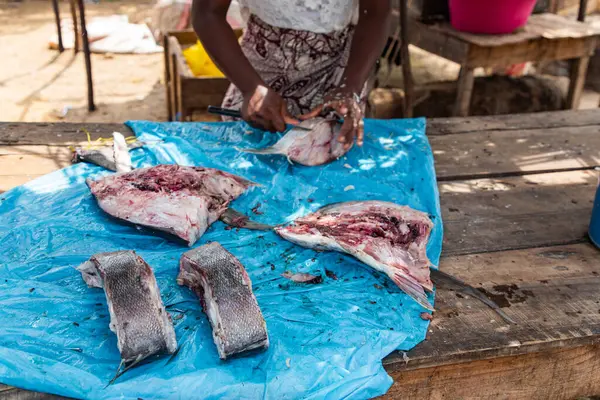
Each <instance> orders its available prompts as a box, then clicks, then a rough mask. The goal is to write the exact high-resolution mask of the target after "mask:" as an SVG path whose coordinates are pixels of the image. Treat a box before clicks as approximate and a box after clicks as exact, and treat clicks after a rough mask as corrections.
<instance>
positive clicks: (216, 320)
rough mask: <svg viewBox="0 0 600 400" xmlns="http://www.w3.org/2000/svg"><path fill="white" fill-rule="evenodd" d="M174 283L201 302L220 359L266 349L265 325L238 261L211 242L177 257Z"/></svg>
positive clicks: (247, 277)
mask: <svg viewBox="0 0 600 400" xmlns="http://www.w3.org/2000/svg"><path fill="white" fill-rule="evenodd" d="M177 283H178V284H179V285H182V286H187V287H188V288H190V289H191V290H192V291H194V292H195V293H196V295H197V296H198V297H199V298H200V299H201V301H202V305H203V308H204V312H205V313H206V314H207V316H208V319H209V321H210V324H211V326H212V330H213V339H214V341H215V345H216V346H217V351H218V352H219V357H220V358H221V359H223V360H225V359H227V358H229V357H231V356H233V355H235V354H239V353H243V352H246V351H249V350H254V349H266V348H268V347H269V336H268V334H267V325H266V322H265V319H264V317H263V315H262V312H261V310H260V308H259V306H258V302H257V301H256V297H255V296H254V293H253V292H252V282H251V281H250V277H249V276H248V274H247V272H246V270H245V269H244V266H243V265H242V264H241V263H240V261H239V260H238V259H237V258H236V257H235V256H233V255H232V254H231V253H229V252H228V251H227V250H225V249H224V248H223V247H222V246H221V245H220V244H219V243H217V242H212V243H209V244H205V245H203V246H200V247H198V248H195V249H193V250H189V251H188V252H186V253H184V254H183V255H182V256H181V260H180V272H179V276H178V277H177Z"/></svg>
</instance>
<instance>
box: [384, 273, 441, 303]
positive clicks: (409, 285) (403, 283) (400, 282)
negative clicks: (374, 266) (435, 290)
mask: <svg viewBox="0 0 600 400" xmlns="http://www.w3.org/2000/svg"><path fill="white" fill-rule="evenodd" d="M390 278H392V280H393V281H394V283H395V284H396V286H398V287H399V288H400V290H402V291H403V292H404V293H406V294H407V295H409V296H410V297H412V298H413V299H414V300H415V301H416V302H417V303H419V304H420V305H422V306H423V307H425V308H426V309H428V310H430V311H434V308H433V306H432V305H431V304H430V303H429V300H427V295H426V294H425V290H423V287H422V286H421V285H419V283H418V282H416V281H414V280H412V279H408V278H406V277H405V276H402V275H400V274H398V273H396V274H394V275H393V276H390Z"/></svg>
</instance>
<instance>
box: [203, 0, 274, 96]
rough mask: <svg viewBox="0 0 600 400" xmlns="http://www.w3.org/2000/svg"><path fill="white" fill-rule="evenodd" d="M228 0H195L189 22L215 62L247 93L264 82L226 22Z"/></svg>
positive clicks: (229, 0) (229, 1)
mask: <svg viewBox="0 0 600 400" xmlns="http://www.w3.org/2000/svg"><path fill="white" fill-rule="evenodd" d="M230 3H231V0H194V2H193V5H192V25H193V26H194V30H195V31H196V34H197V35H198V37H199V38H200V41H201V42H202V45H203V46H204V48H205V49H206V51H207V52H208V54H210V57H211V58H212V60H213V61H214V62H215V64H217V66H218V67H219V69H220V70H221V71H223V73H224V74H225V75H226V76H227V78H229V80H230V81H231V82H232V83H233V84H234V85H235V86H237V87H238V88H239V89H240V90H241V91H242V93H243V94H244V95H246V94H249V93H252V92H254V89H256V87H257V86H260V85H264V82H263V81H262V79H261V78H260V76H259V75H258V73H257V72H256V71H255V70H254V68H253V67H252V65H251V64H250V62H249V61H248V59H247V58H246V56H245V55H244V53H242V49H241V48H240V45H239V43H238V41H237V38H236V36H235V33H234V32H233V29H232V28H231V26H229V24H228V23H227V10H228V9H229V4H230Z"/></svg>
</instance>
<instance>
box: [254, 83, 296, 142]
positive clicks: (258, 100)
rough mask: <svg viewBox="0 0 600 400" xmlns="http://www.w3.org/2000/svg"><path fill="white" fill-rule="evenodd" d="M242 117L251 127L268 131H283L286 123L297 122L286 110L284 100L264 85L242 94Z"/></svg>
mask: <svg viewBox="0 0 600 400" xmlns="http://www.w3.org/2000/svg"><path fill="white" fill-rule="evenodd" d="M242 118H244V121H246V122H247V123H248V124H250V125H251V126H252V127H254V128H258V129H262V130H264V131H269V132H283V131H285V129H286V126H285V125H286V124H297V123H298V122H299V121H298V120H297V119H295V118H293V117H292V116H291V115H290V113H289V112H288V110H287V106H286V104H285V100H283V98H282V97H281V96H280V95H279V94H278V93H277V92H274V91H273V90H271V89H268V88H267V87H265V86H257V87H256V89H255V90H254V92H253V93H250V94H249V95H245V96H244V103H243V105H242Z"/></svg>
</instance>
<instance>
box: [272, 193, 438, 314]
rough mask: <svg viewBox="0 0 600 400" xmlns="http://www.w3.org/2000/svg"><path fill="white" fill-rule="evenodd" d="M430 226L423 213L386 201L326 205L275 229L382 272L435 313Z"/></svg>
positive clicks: (291, 238)
mask: <svg viewBox="0 0 600 400" xmlns="http://www.w3.org/2000/svg"><path fill="white" fill-rule="evenodd" d="M432 227H433V223H432V222H431V220H430V219H429V217H428V216H427V214H425V213H423V212H420V211H416V210H413V209H411V208H409V207H405V206H399V205H397V204H394V203H389V202H384V201H351V202H345V203H336V204H331V205H328V206H325V207H323V208H321V209H319V210H317V211H316V212H314V213H312V214H309V215H306V216H304V217H301V218H298V219H296V220H295V221H294V222H293V223H292V224H290V225H288V226H282V227H281V226H280V227H275V231H276V232H277V233H278V234H279V236H281V237H282V238H284V239H286V240H289V241H290V242H292V243H295V244H297V245H299V246H303V247H307V248H311V249H317V250H334V251H339V252H343V253H347V254H350V255H352V256H354V257H356V258H357V259H359V260H360V261H362V262H363V263H365V264H367V265H368V266H370V267H372V268H374V269H376V270H378V271H381V272H383V273H385V274H386V275H387V276H388V277H389V278H390V279H392V280H393V281H394V283H396V285H397V286H398V287H399V288H400V289H401V290H403V291H404V292H405V293H406V294H408V295H409V296H411V297H412V298H413V299H415V300H416V301H417V302H418V303H419V304H421V305H422V306H423V307H425V308H427V309H429V310H433V306H432V305H431V304H430V303H429V301H428V300H427V296H426V294H425V290H427V291H432V290H433V283H432V282H431V280H430V277H429V267H430V265H431V262H430V261H429V259H428V258H427V253H426V247H427V242H428V240H429V235H430V233H431V229H432Z"/></svg>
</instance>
